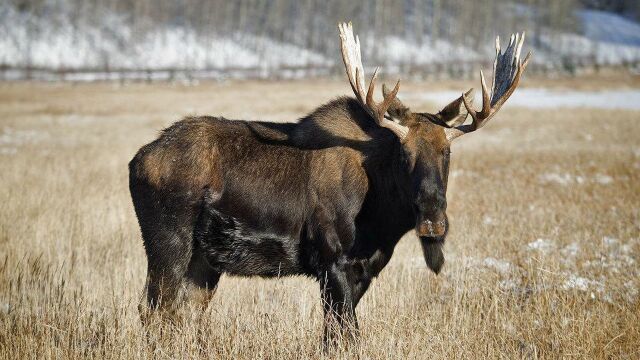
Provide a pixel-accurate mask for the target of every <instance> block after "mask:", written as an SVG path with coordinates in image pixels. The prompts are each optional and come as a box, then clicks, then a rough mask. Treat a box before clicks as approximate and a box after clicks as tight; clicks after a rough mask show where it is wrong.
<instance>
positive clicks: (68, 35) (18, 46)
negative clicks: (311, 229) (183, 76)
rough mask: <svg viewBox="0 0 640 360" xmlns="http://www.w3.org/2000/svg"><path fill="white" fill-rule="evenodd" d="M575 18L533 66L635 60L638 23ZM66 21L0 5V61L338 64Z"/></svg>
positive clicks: (170, 33) (456, 53)
mask: <svg viewBox="0 0 640 360" xmlns="http://www.w3.org/2000/svg"><path fill="white" fill-rule="evenodd" d="M576 18H577V19H578V20H579V22H580V23H581V24H579V25H580V26H578V28H579V29H580V30H577V31H576V32H575V33H566V32H565V33H557V32H551V31H544V30H543V31H542V33H541V35H540V36H539V37H538V46H539V47H538V48H536V49H534V50H535V52H536V56H535V57H534V66H543V67H547V68H562V67H563V66H566V63H567V61H573V59H576V58H578V59H581V60H579V61H587V62H589V61H590V62H596V63H597V64H601V65H619V64H629V63H631V64H637V63H638V62H640V24H638V23H635V22H633V21H630V20H628V19H625V18H623V17H621V16H618V15H615V14H611V13H606V12H601V11H588V10H581V11H578V13H577V16H576ZM72 20H73V19H71V18H70V15H69V14H64V13H61V14H53V15H49V16H39V17H36V16H34V15H32V14H31V13H28V12H21V11H18V10H17V9H16V8H15V7H14V6H12V5H10V4H6V3H5V4H0V66H2V67H4V68H5V69H6V68H9V69H24V68H35V69H45V70H51V71H57V70H65V71H74V70H75V71H77V70H83V71H87V70H91V71H94V72H95V71H102V72H106V71H114V70H117V71H122V70H129V71H148V70H151V71H154V70H155V71H158V70H166V69H174V70H199V71H201V72H202V71H214V72H217V73H216V74H219V73H220V72H221V71H222V72H225V71H229V72H232V71H239V70H242V69H252V70H255V71H253V72H247V73H246V74H249V75H247V76H252V77H266V76H269V74H270V73H271V71H273V70H282V69H291V68H300V69H318V68H324V69H327V68H331V67H333V66H336V65H339V62H337V61H336V60H337V59H336V58H337V51H336V49H330V50H327V51H326V52H327V53H321V52H318V51H312V50H309V49H306V48H304V47H300V46H297V45H293V44H290V43H285V42H281V41H275V40H273V39H270V38H267V37H264V36H255V35H250V34H247V33H241V32H235V33H232V34H225V35H224V36H221V35H202V34H200V33H198V32H196V31H195V30H193V29H191V28H189V27H186V26H178V25H172V26H166V27H163V28H159V29H155V30H153V29H152V30H148V31H145V32H144V33H142V32H136V31H135V30H134V29H133V28H132V27H131V25H130V24H129V23H128V22H127V21H126V18H125V17H124V16H122V15H118V14H114V13H106V14H103V15H102V16H100V23H95V22H92V21H86V20H85V21H72ZM425 39H426V40H425ZM363 42H364V44H365V45H366V46H364V51H365V55H371V54H366V52H371V49H372V48H375V57H376V58H377V59H378V60H377V61H378V62H380V63H381V64H383V65H385V66H386V67H387V69H386V70H387V71H394V69H397V67H398V66H402V65H411V66H418V67H419V66H423V65H429V64H442V63H451V62H456V61H457V62H459V63H462V62H464V63H467V64H468V63H469V62H473V61H480V60H486V59H489V58H490V56H491V53H492V48H491V46H490V44H488V45H487V47H486V48H482V51H481V53H478V50H477V49H476V50H472V49H470V48H467V47H464V46H461V45H456V44H453V43H452V42H449V41H446V40H444V39H438V40H436V41H430V40H429V39H428V37H427V36H424V37H423V40H422V42H421V43H420V44H416V43H415V42H414V41H412V40H409V39H405V38H400V37H397V36H386V37H383V38H381V39H380V38H379V39H374V38H373V37H367V38H363ZM373 44H376V46H373ZM528 44H529V45H531V44H533V42H532V41H529V42H528ZM366 58H367V59H371V58H372V56H366ZM585 59H586V60H585ZM215 76H217V75H214V77H215ZM18 77H19V75H18Z"/></svg>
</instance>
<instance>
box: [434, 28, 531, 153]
mask: <svg viewBox="0 0 640 360" xmlns="http://www.w3.org/2000/svg"><path fill="white" fill-rule="evenodd" d="M523 43H524V32H523V33H522V36H520V34H518V33H516V34H513V35H511V39H510V41H509V46H507V49H506V50H505V51H504V53H501V52H500V37H496V59H495V61H494V62H493V84H492V85H491V96H489V91H488V90H487V84H486V81H485V80H484V74H483V73H482V70H480V84H481V85H482V110H480V111H476V110H474V109H473V107H472V105H471V102H472V99H469V98H468V94H469V93H466V94H463V95H462V97H461V99H462V102H463V103H464V107H465V108H466V109H467V111H468V112H469V115H471V118H472V120H473V121H472V122H471V124H468V125H458V126H455V127H452V128H449V129H445V133H446V136H447V139H448V140H449V141H451V140H453V139H455V138H457V137H458V136H460V135H463V134H466V133H469V132H472V131H476V130H478V129H479V128H481V127H483V126H484V125H485V124H486V123H487V122H488V121H489V119H491V118H492V117H493V115H495V114H496V113H497V112H498V110H500V108H501V107H502V105H503V104H504V102H505V101H507V99H508V98H509V96H511V94H513V92H514V91H515V89H516V87H518V82H519V81H520V76H521V75H522V73H523V72H524V69H525V68H526V67H527V64H528V63H529V58H530V57H531V52H529V53H528V54H527V56H526V57H525V59H524V61H522V62H520V50H521V49H522V44H523Z"/></svg>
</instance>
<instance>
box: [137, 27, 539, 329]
mask: <svg viewBox="0 0 640 360" xmlns="http://www.w3.org/2000/svg"><path fill="white" fill-rule="evenodd" d="M339 30H340V39H341V49H342V57H343V61H344V65H345V69H346V72H347V77H348V79H349V83H350V84H351V88H352V89H353V92H354V94H355V98H352V97H339V98H337V99H335V100H333V101H330V102H329V103H327V104H325V105H322V106H320V107H319V108H317V109H316V110H314V111H313V112H311V113H310V114H309V115H307V116H305V117H304V118H302V119H300V120H299V121H298V122H297V123H288V124H287V123H271V122H255V121H244V120H234V121H231V120H227V119H225V118H222V117H210V116H200V117H188V118H185V119H183V120H181V121H178V122H176V123H175V124H173V125H171V126H170V127H169V128H167V129H165V130H164V131H163V132H162V133H161V135H160V136H159V138H158V139H156V140H155V141H153V142H151V143H149V144H147V145H145V146H143V147H142V148H141V149H140V150H139V151H138V153H137V154H136V155H135V157H134V158H133V160H131V162H130V163H129V182H130V183H129V186H130V191H131V197H132V199H133V204H134V207H135V211H136V215H137V217H138V221H139V224H140V228H141V231H142V238H143V241H144V248H145V250H146V255H147V260H148V274H147V282H146V287H145V293H146V301H143V303H142V304H141V306H142V308H143V310H145V311H149V312H151V313H153V312H154V311H156V310H175V309H177V308H178V307H179V306H180V305H181V304H182V303H184V301H185V299H187V298H192V296H187V295H189V294H193V293H195V292H196V290H197V291H198V292H200V293H201V294H202V293H204V294H205V296H204V298H202V297H200V299H201V300H203V301H204V302H205V303H206V302H207V301H208V300H209V299H210V296H212V295H213V293H214V291H215V289H216V286H217V284H218V281H219V279H220V276H221V274H223V273H226V274H230V275H239V276H262V277H279V276H287V275H306V276H309V277H311V278H313V279H316V280H317V281H318V282H319V283H320V290H321V291H320V293H321V297H322V300H323V308H324V314H325V331H324V334H325V335H324V339H325V341H327V340H328V339H331V338H333V335H334V334H335V331H332V330H331V328H332V327H333V326H330V325H331V324H338V328H339V329H345V328H351V327H352V326H353V327H355V328H357V320H356V314H355V308H356V306H357V305H358V302H359V301H360V299H361V298H362V296H363V295H364V293H365V292H366V291H367V288H368V287H369V285H370V284H371V281H372V279H373V278H374V277H376V276H377V275H378V274H379V273H380V271H381V270H382V269H383V268H384V267H385V265H386V264H387V263H388V262H389V260H390V258H391V255H392V254H393V250H394V247H395V246H396V244H397V243H398V241H399V240H400V238H401V237H402V236H403V235H404V234H405V233H407V232H409V231H410V230H413V229H415V231H416V233H417V235H418V237H419V239H420V242H421V245H422V248H423V252H424V257H425V260H426V263H427V265H428V266H429V268H430V269H431V270H433V271H434V272H435V273H438V272H439V271H440V269H441V267H442V265H443V262H444V256H443V253H442V245H443V242H444V240H445V237H446V235H447V231H448V227H449V223H448V220H447V215H446V212H445V211H446V208H447V200H446V191H447V178H448V172H449V154H450V151H449V148H450V145H451V142H452V141H453V140H454V139H456V138H457V137H459V136H460V135H463V134H466V133H469V132H473V131H475V130H477V129H479V128H480V127H482V126H483V125H485V124H486V123H487V121H488V120H489V119H491V118H492V117H493V116H494V115H495V114H496V112H498V110H499V109H500V107H501V106H502V105H503V104H504V102H505V101H506V100H507V99H508V98H509V96H510V95H511V94H512V93H513V91H514V90H515V88H516V87H517V85H518V82H519V79H520V77H521V75H522V72H523V71H524V69H525V67H526V66H527V63H528V60H529V57H530V54H529V55H527V57H526V58H525V59H524V61H522V62H521V61H520V50H521V48H522V43H523V41H524V34H522V36H520V35H519V34H515V35H512V36H511V39H510V43H509V45H508V47H507V48H506V50H505V51H504V53H501V52H500V42H499V39H496V58H495V62H494V66H493V68H494V79H493V84H492V88H491V93H489V91H488V90H487V85H486V83H485V79H484V75H483V74H482V72H481V73H480V80H481V84H482V109H481V110H480V111H476V110H474V109H473V107H472V100H473V96H472V95H471V93H472V91H473V89H471V90H469V91H468V92H466V93H464V94H462V96H460V97H459V98H457V99H455V100H454V101H452V102H451V103H450V104H449V105H447V106H446V107H444V109H443V110H441V111H440V112H438V113H435V114H433V113H421V112H412V111H411V110H410V109H409V108H408V107H407V106H405V105H404V104H403V103H402V102H401V101H400V100H399V99H398V98H397V96H396V94H397V93H398V89H399V82H397V83H396V85H395V88H393V89H392V90H389V89H387V88H386V87H384V86H383V98H384V99H383V101H382V102H381V103H378V102H376V101H375V100H374V99H373V92H374V88H375V81H376V75H377V69H376V71H375V72H374V74H373V77H372V79H371V82H370V84H369V86H368V90H367V91H366V92H365V82H364V69H363V66H362V61H361V54H360V43H359V40H358V38H357V37H354V35H353V29H352V26H351V24H340V25H339ZM468 115H470V116H471V121H470V122H469V123H468V124H466V123H465V122H466V119H467V117H468ZM332 319H333V320H332ZM330 320H332V321H335V322H330Z"/></svg>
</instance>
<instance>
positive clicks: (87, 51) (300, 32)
mask: <svg viewBox="0 0 640 360" xmlns="http://www.w3.org/2000/svg"><path fill="white" fill-rule="evenodd" d="M349 20H351V21H353V23H354V27H355V31H356V33H357V34H359V35H360V37H361V41H362V42H363V51H364V54H363V56H364V60H365V65H369V66H373V65H382V66H383V70H384V73H386V74H394V73H401V74H403V77H405V78H406V77H413V78H432V77H438V78H469V77H470V76H473V74H475V70H474V69H477V65H478V64H479V62H485V64H483V66H490V63H489V61H491V60H492V58H493V56H492V54H493V51H494V48H493V46H494V45H493V39H494V37H495V36H496V35H500V36H503V37H506V36H508V35H509V33H510V32H515V31H526V32H527V36H528V39H529V40H528V41H527V42H526V45H525V46H530V47H532V48H533V50H534V51H535V54H536V55H535V57H534V62H533V64H532V66H531V67H530V68H529V69H530V70H529V72H530V73H542V74H543V75H553V74H558V73H568V74H582V73H594V72H598V71H600V70H601V69H602V68H611V67H616V68H626V69H632V70H633V71H638V66H639V64H640V23H639V22H638V21H640V1H637V0H609V1H605V0H559V1H552V0H508V1H507V0H486V1H463V0H451V1H445V0H370V1H362V0H357V1H339V0H237V1H227V0H2V1H1V2H0V79H5V80H15V79H36V80H76V81H83V80H84V81H90V80H100V79H115V80H127V79H144V80H176V79H178V80H179V79H187V80H189V79H197V78H212V79H225V78H243V79H244V78H265V79H267V78H268V79H283V78H284V79H288V78H303V77H304V78H307V77H317V76H330V75H337V74H341V72H342V69H341V67H342V64H341V62H340V57H339V45H338V40H337V39H338V35H337V28H336V25H337V23H338V22H340V21H349ZM503 41H505V40H503ZM367 63H368V64H367Z"/></svg>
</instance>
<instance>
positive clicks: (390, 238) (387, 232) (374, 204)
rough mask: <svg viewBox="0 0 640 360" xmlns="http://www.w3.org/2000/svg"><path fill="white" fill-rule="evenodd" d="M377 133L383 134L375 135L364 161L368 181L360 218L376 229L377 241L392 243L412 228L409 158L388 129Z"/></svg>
mask: <svg viewBox="0 0 640 360" xmlns="http://www.w3.org/2000/svg"><path fill="white" fill-rule="evenodd" d="M380 132H381V133H383V134H381V135H384V136H380V137H378V138H376V141H375V142H376V146H374V147H373V148H372V149H371V151H369V152H368V154H367V155H368V156H367V159H366V162H365V168H366V170H367V173H368V175H369V180H370V184H369V193H368V195H367V199H366V200H365V204H364V209H363V210H364V211H363V220H364V219H365V218H366V220H367V221H369V222H370V224H371V225H373V226H374V227H375V228H376V233H377V234H379V235H378V236H377V237H380V238H381V239H380V240H381V241H384V242H385V243H388V245H390V246H395V244H397V242H398V241H399V240H400V238H401V237H402V235H404V234H405V233H407V232H408V231H409V230H411V229H413V228H414V227H415V216H414V215H413V207H412V201H413V200H412V185H411V172H410V170H411V169H410V159H409V158H408V156H407V154H406V153H405V151H404V150H403V148H402V145H401V143H400V141H399V140H398V138H397V137H395V136H393V135H392V133H391V132H390V131H388V130H382V129H381V130H380Z"/></svg>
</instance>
